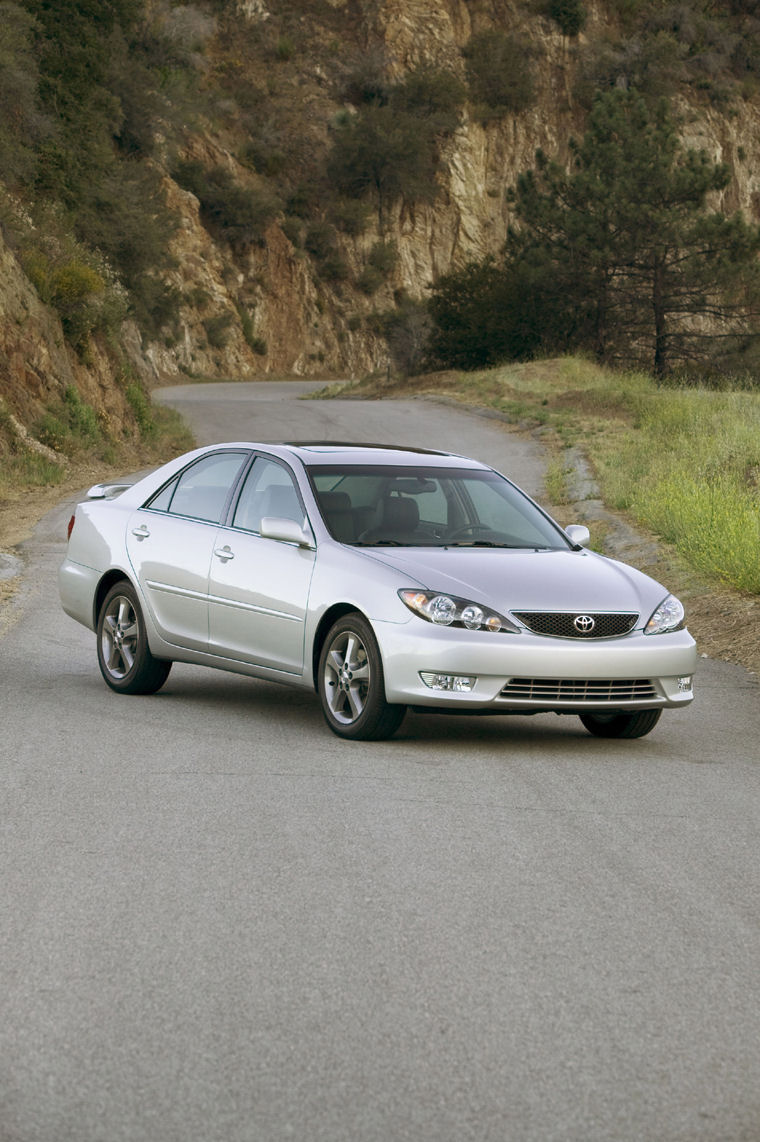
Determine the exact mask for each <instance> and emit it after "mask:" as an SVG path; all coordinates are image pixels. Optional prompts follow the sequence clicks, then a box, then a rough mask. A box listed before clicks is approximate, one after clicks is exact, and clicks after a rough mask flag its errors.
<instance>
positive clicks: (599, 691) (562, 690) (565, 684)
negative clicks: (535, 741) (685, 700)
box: [501, 678, 659, 705]
mask: <svg viewBox="0 0 760 1142" xmlns="http://www.w3.org/2000/svg"><path fill="white" fill-rule="evenodd" d="M501 697H502V698H512V699H519V700H520V701H526V702H549V703H551V702H602V703H604V702H610V703H612V705H618V704H619V703H620V702H640V701H641V700H642V699H651V698H657V697H659V695H658V693H657V690H656V689H655V686H654V683H653V682H652V681H651V679H649V678H589V679H583V678H510V680H509V682H507V684H506V686H504V687H503V689H502V691H501Z"/></svg>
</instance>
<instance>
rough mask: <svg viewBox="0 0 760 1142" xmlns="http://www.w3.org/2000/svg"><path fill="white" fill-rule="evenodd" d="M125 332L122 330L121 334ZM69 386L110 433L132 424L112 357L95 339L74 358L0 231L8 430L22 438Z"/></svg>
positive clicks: (2, 394) (0, 349) (0, 387)
mask: <svg viewBox="0 0 760 1142" xmlns="http://www.w3.org/2000/svg"><path fill="white" fill-rule="evenodd" d="M129 332H130V330H129V329H125V331H124V333H125V337H127V336H128V335H129ZM131 332H132V338H133V341H134V340H136V342H137V343H138V344H139V336H137V337H136V336H135V331H134V330H132V331H131ZM69 388H74V389H76V390H77V391H78V393H79V395H80V396H81V398H82V399H83V400H85V401H86V402H87V403H88V404H90V405H91V406H92V407H93V408H94V409H95V410H96V412H97V413H98V416H99V418H100V421H101V423H102V425H103V427H104V428H105V429H106V430H107V432H108V433H109V434H110V435H118V434H119V433H120V432H121V431H122V429H123V428H124V427H125V426H127V425H131V423H132V414H131V412H130V410H129V406H128V404H127V401H126V399H125V396H124V391H123V388H122V387H120V386H119V385H118V384H117V383H116V382H115V369H114V359H113V357H112V356H111V355H109V353H108V352H107V351H106V350H105V349H104V348H103V347H101V346H98V345H96V344H94V345H93V346H92V348H91V352H90V353H89V356H88V363H87V364H86V365H85V364H83V363H82V361H80V360H79V359H78V358H77V356H76V354H75V353H74V352H73V351H72V350H71V349H70V348H69V346H68V345H67V344H66V341H65V339H64V336H63V329H62V328H61V324H60V322H59V320H58V318H57V317H56V316H55V314H54V313H53V312H52V311H51V310H50V309H48V308H47V307H46V306H45V305H43V304H42V302H41V301H40V299H39V298H38V296H37V294H36V292H35V290H34V288H33V286H32V285H31V283H30V281H29V280H28V278H27V277H26V275H25V274H24V272H23V270H22V269H21V266H20V265H19V263H18V261H17V260H16V257H15V255H14V253H13V251H12V250H10V249H9V248H8V246H7V245H6V243H5V240H4V239H3V237H2V234H1V233H0V411H2V408H3V406H4V407H5V409H6V412H7V413H8V414H9V425H10V427H11V435H15V436H21V438H22V439H23V437H24V431H23V430H24V426H28V425H30V424H33V423H34V420H35V419H36V418H37V417H38V416H39V415H40V413H41V412H42V410H43V409H44V408H45V407H46V406H47V405H49V404H50V403H51V401H56V400H58V401H59V400H61V399H62V398H63V396H64V394H65V393H66V390H67V389H69ZM16 418H18V420H16ZM19 422H20V423H19ZM14 423H15V428H14V427H13V425H14ZM0 427H2V425H0ZM0 443H1V442H0ZM0 456H1V451H0Z"/></svg>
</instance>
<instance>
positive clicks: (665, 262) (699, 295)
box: [505, 90, 760, 376]
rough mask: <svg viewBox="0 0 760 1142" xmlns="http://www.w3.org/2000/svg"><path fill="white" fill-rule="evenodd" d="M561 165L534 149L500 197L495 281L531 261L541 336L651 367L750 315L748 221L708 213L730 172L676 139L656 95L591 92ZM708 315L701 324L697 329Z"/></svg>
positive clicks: (752, 265) (754, 275)
mask: <svg viewBox="0 0 760 1142" xmlns="http://www.w3.org/2000/svg"><path fill="white" fill-rule="evenodd" d="M571 146H572V164H571V167H570V170H569V171H568V170H565V169H564V168H562V167H560V165H559V164H558V163H556V162H548V161H547V160H546V159H545V158H544V157H543V156H542V155H540V154H539V155H538V156H537V163H536V167H535V169H534V170H531V171H527V172H525V173H524V174H522V175H521V176H520V177H519V179H518V182H517V186H516V188H515V189H514V191H513V193H512V195H511V198H512V201H513V204H514V208H515V214H516V219H517V224H516V225H515V226H514V227H513V229H512V230H511V231H510V234H509V238H508V243H507V250H506V262H505V271H506V273H507V275H514V274H516V273H518V272H522V273H524V272H525V266H526V265H530V266H532V267H533V281H534V288H535V289H536V290H537V291H538V295H539V298H540V305H541V308H542V310H543V312H544V313H545V317H546V323H547V325H546V329H547V335H548V336H549V337H550V339H553V340H554V341H555V342H556V343H557V344H558V345H563V344H564V345H565V346H567V347H574V346H584V347H587V348H590V349H592V350H593V352H594V353H595V355H596V356H597V358H599V359H600V360H607V361H609V360H614V359H616V358H619V357H621V356H627V357H631V356H634V355H636V351H637V350H640V349H642V348H643V347H646V350H647V353H648V357H649V363H650V365H651V367H652V368H653V370H654V372H655V373H656V374H657V375H660V376H661V375H663V374H665V373H666V372H668V371H669V370H670V368H671V367H672V366H673V365H674V364H675V363H676V362H677V361H684V360H687V359H688V358H689V357H690V356H692V355H694V354H700V355H701V354H703V353H704V350H705V346H706V345H707V344H709V343H710V342H713V343H714V341H715V339H716V338H718V337H725V336H730V335H732V334H734V333H738V332H742V333H744V332H746V331H747V329H748V327H750V326H751V325H752V324H753V323H754V320H755V317H756V313H757V308H756V303H757V298H758V284H759V283H758V267H757V254H758V250H760V228H758V227H755V226H750V225H748V224H747V223H745V222H744V220H743V219H742V217H741V215H734V216H733V217H730V218H729V217H726V216H725V215H724V214H722V213H720V212H719V211H715V210H712V211H710V210H708V209H707V203H708V196H709V195H710V194H713V193H716V192H719V191H721V190H723V189H724V188H725V187H726V185H727V183H728V181H729V172H728V170H727V168H726V167H725V166H724V165H723V164H721V163H715V162H713V161H712V160H711V159H710V158H709V157H708V156H707V155H705V154H704V153H703V152H699V151H694V150H690V149H686V148H684V147H683V146H682V144H681V143H680V141H679V139H678V136H677V133H676V129H675V125H674V123H673V121H672V118H671V116H670V114H669V112H668V108H667V105H666V104H665V102H664V101H663V102H661V103H659V104H658V105H657V106H656V107H654V108H650V107H649V106H648V105H647V103H646V102H645V101H644V100H643V99H642V98H641V97H640V96H639V95H637V94H635V93H629V92H625V91H619V90H616V91H611V92H608V93H605V94H604V95H601V96H600V97H598V98H597V100H596V102H595V104H594V107H593V110H592V112H591V115H590V116H589V121H588V126H587V130H586V133H585V135H584V138H583V140H582V141H581V142H580V143H575V142H574V143H572V144H571ZM706 321H707V323H708V324H707V325H706V324H705V323H706Z"/></svg>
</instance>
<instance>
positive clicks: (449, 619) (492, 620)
mask: <svg viewBox="0 0 760 1142" xmlns="http://www.w3.org/2000/svg"><path fill="white" fill-rule="evenodd" d="M398 594H399V598H400V599H401V601H402V602H403V603H406V605H407V607H409V610H410V611H414V613H415V614H416V615H419V616H420V618H421V619H426V620H427V622H429V623H435V624H436V626H443V627H452V626H453V627H464V628H465V629H466V630H492V631H499V630H506V631H509V632H510V633H511V634H519V628H518V627H516V626H515V625H514V623H511V622H510V621H509V619H505V618H504V616H503V615H500V614H497V612H496V611H491V610H489V609H488V608H487V607H482V606H481V605H480V603H473V602H471V601H470V600H469V599H460V598H458V596H456V595H442V594H440V593H439V592H437V591H415V590H402V591H399V593H398Z"/></svg>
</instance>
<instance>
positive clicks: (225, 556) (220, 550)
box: [214, 543, 235, 563]
mask: <svg viewBox="0 0 760 1142" xmlns="http://www.w3.org/2000/svg"><path fill="white" fill-rule="evenodd" d="M214 555H215V556H216V557H217V559H221V561H222V563H228V562H229V560H230V559H234V558H235V552H234V551H233V550H232V549H231V547H230V545H229V544H228V543H227V544H225V545H224V547H215V548H214Z"/></svg>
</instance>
